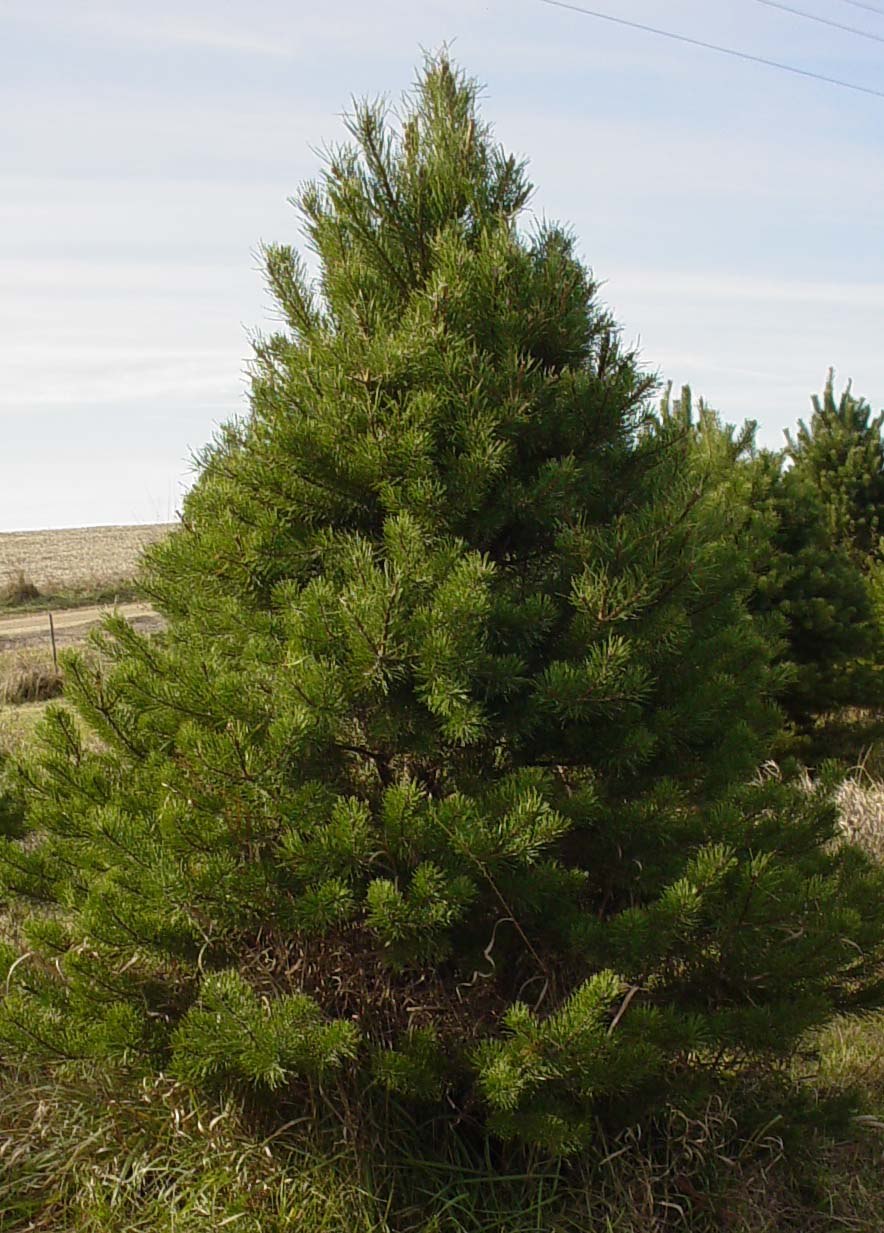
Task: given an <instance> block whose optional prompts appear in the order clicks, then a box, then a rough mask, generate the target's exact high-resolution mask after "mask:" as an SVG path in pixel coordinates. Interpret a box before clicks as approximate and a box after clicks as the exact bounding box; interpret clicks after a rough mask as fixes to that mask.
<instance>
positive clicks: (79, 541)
mask: <svg viewBox="0 0 884 1233" xmlns="http://www.w3.org/2000/svg"><path fill="white" fill-rule="evenodd" d="M171 527H172V524H169V523H156V524H153V525H144V526H128V527H77V528H74V529H69V530H64V531H6V532H2V533H0V595H2V594H3V592H4V591H7V590H11V591H14V590H15V588H16V586H17V584H18V583H19V582H20V581H21V580H24V581H25V582H28V583H30V584H32V586H33V587H35V588H36V590H37V591H39V592H40V595H42V596H50V595H52V596H55V595H65V594H70V593H72V592H73V593H78V592H81V593H83V594H87V595H88V594H89V593H90V592H94V591H96V590H104V589H107V588H111V587H113V585H114V584H117V583H121V582H129V581H130V580H131V579H132V577H133V575H134V573H135V570H136V566H137V564H138V558H139V557H140V555H141V553H142V552H143V550H144V549H145V548H146V547H147V546H148V545H149V544H153V543H155V542H156V541H157V540H159V539H162V538H163V537H164V536H165V535H168V533H169V531H170V530H171ZM35 598H36V597H35Z"/></svg>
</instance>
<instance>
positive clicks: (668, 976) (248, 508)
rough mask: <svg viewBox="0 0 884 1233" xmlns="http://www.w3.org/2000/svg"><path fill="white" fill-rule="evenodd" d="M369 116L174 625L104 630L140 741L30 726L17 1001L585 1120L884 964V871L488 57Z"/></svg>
mask: <svg viewBox="0 0 884 1233" xmlns="http://www.w3.org/2000/svg"><path fill="white" fill-rule="evenodd" d="M349 129H350V134H351V138H352V143H351V144H350V145H347V146H344V147H341V148H336V149H334V150H332V151H331V152H330V154H329V155H328V162H327V168H326V171H325V174H324V176H323V178H322V180H321V182H320V183H319V184H318V185H314V186H310V187H308V188H307V189H306V190H305V191H304V192H303V193H302V195H301V198H300V207H301V211H302V215H303V218H304V222H305V226H306V230H307V234H308V237H309V242H310V245H311V247H312V249H313V250H314V252H315V254H316V257H317V274H316V278H315V280H313V281H311V278H310V276H309V274H308V271H307V268H306V267H305V265H304V264H302V262H301V261H300V260H299V258H298V257H297V256H296V254H295V253H294V252H293V251H292V250H291V249H289V248H286V247H271V248H268V249H267V251H266V260H267V272H268V278H269V282H270V286H271V288H272V290H273V293H274V295H275V297H276V300H277V303H278V305H279V309H280V312H281V314H282V316H283V317H284V320H285V326H284V328H283V329H282V330H281V331H280V332H279V333H277V334H274V335H272V336H271V337H268V338H265V339H263V340H261V341H259V343H258V344H257V347H256V356H255V372H254V381H253V386H252V399H251V410H250V413H249V415H248V417H247V418H246V419H245V420H244V422H242V423H241V424H236V425H231V426H230V427H229V428H228V429H227V430H226V431H225V432H224V434H223V435H222V437H221V438H220V439H219V440H218V441H217V442H216V443H215V444H214V445H213V446H212V447H211V448H209V449H208V450H207V451H206V453H205V456H204V459H203V468H202V474H201V477H200V480H199V482H198V484H197V485H196V487H195V489H194V490H193V492H192V493H191V495H190V496H189V497H188V499H187V502H186V507H185V511H184V517H183V525H182V527H181V529H180V530H178V531H177V532H176V533H175V534H174V535H173V536H172V537H171V538H170V539H169V541H168V542H167V543H166V544H164V545H163V546H161V547H159V548H156V549H155V550H153V551H152V553H151V554H150V558H149V560H148V562H147V566H146V570H145V575H144V583H145V585H146V586H147V587H148V589H149V591H150V593H151V594H152V596H153V597H154V599H155V601H156V603H157V605H158V606H159V607H160V609H161V610H162V611H163V612H164V613H165V615H166V617H167V619H168V629H167V631H166V633H165V634H164V635H163V636H162V637H161V638H158V639H154V640H152V641H151V640H148V639H146V638H144V637H142V636H140V635H139V634H138V633H137V632H136V631H134V630H133V629H132V628H130V627H129V626H128V625H127V624H126V623H125V622H124V621H122V620H120V619H116V618H114V619H111V620H109V621H108V622H107V624H106V627H105V631H104V634H103V636H102V637H101V638H100V639H99V640H98V645H97V648H96V650H97V656H96V657H94V658H89V657H84V656H82V655H77V654H72V653H69V654H68V655H67V656H66V674H67V679H66V695H67V698H68V699H69V700H70V701H71V702H72V703H73V705H74V706H75V707H76V709H77V711H78V712H79V715H80V717H81V719H82V721H84V722H85V723H86V724H88V725H89V726H91V728H92V729H93V731H94V733H95V734H96V736H97V737H98V738H99V739H100V748H98V749H95V748H92V747H90V748H87V747H86V746H85V745H84V743H83V741H82V740H81V737H80V734H79V730H78V727H77V725H76V724H75V722H74V720H73V718H72V717H71V716H70V714H69V713H68V712H67V711H65V710H62V709H55V710H51V711H50V712H49V714H48V715H47V718H46V720H45V722H44V724H43V727H42V731H41V734H40V748H39V749H38V750H37V752H36V754H35V755H34V757H33V758H31V759H30V761H28V762H27V763H26V764H25V765H24V766H23V767H22V768H21V771H20V775H19V779H20V784H21V790H22V791H23V792H24V795H25V796H26V799H27V819H26V827H27V834H26V836H25V839H24V842H16V841H15V840H11V841H8V842H7V843H6V844H5V846H4V847H3V851H2V865H3V869H4V881H5V883H6V887H7V890H8V892H9V893H12V894H15V895H16V896H18V898H19V899H20V900H21V901H22V903H23V904H24V905H27V904H30V910H29V919H28V921H27V923H26V926H25V932H26V946H27V949H26V950H25V951H24V952H22V953H17V952H16V951H15V950H14V949H12V948H9V949H8V953H7V955H6V971H5V972H4V975H5V976H6V982H7V983H6V989H7V992H6V996H5V1000H4V1002H3V1006H2V1014H0V1040H2V1041H3V1042H5V1045H4V1047H5V1049H6V1050H8V1051H10V1052H12V1053H15V1052H17V1051H25V1052H27V1053H29V1054H32V1055H38V1056H43V1057H45V1058H48V1059H68V1058H100V1059H105V1060H106V1062H107V1063H108V1064H110V1063H115V1064H125V1065H127V1066H131V1067H136V1068H142V1069H150V1068H159V1069H162V1070H164V1071H167V1072H171V1073H173V1074H176V1075H178V1076H179V1077H181V1078H183V1079H185V1080H187V1081H190V1082H193V1083H199V1084H207V1085H212V1086H218V1085H222V1086H224V1087H231V1088H234V1089H236V1090H241V1089H243V1088H245V1089H249V1090H251V1091H253V1092H255V1093H257V1094H258V1095H259V1096H260V1095H261V1094H264V1095H266V1096H267V1099H268V1107H269V1108H277V1109H279V1110H282V1109H286V1110H287V1114H286V1115H287V1116H291V1112H290V1110H291V1104H292V1102H293V1101H295V1102H297V1101H298V1100H301V1099H304V1093H305V1091H307V1090H308V1089H309V1088H310V1087H311V1086H312V1085H314V1084H318V1083H321V1084H322V1089H323V1091H324V1092H325V1093H326V1095H328V1094H330V1093H333V1092H334V1090H335V1084H336V1083H337V1084H339V1085H341V1087H342V1088H346V1089H348V1090H349V1091H350V1092H351V1093H352V1092H353V1091H358V1092H359V1093H360V1094H361V1097H362V1101H361V1103H360V1104H359V1105H358V1106H357V1105H354V1104H353V1103H352V1102H351V1103H350V1105H349V1107H351V1108H353V1107H361V1108H367V1107H370V1106H371V1105H372V1103H373V1100H372V1094H373V1093H376V1092H378V1091H379V1092H380V1093H382V1094H383V1093H384V1092H390V1091H392V1092H394V1093H397V1094H398V1096H399V1098H401V1099H404V1100H407V1101H421V1102H424V1103H425V1105H426V1106H427V1108H428V1109H429V1110H430V1111H432V1112H435V1114H436V1115H437V1116H442V1115H444V1114H445V1113H446V1112H450V1111H451V1109H452V1108H453V1109H455V1110H458V1111H459V1112H460V1113H461V1114H462V1115H469V1116H470V1117H471V1118H472V1119H480V1120H481V1121H482V1122H483V1123H484V1124H486V1125H487V1126H489V1127H490V1128H491V1129H492V1130H493V1131H495V1132H496V1133H499V1134H504V1135H513V1136H518V1137H521V1138H522V1139H524V1140H527V1141H529V1142H537V1143H542V1144H545V1145H546V1146H548V1147H553V1148H556V1149H558V1150H567V1149H570V1148H573V1147H575V1146H577V1145H579V1144H580V1143H581V1142H583V1141H585V1139H586V1138H587V1137H588V1136H590V1135H591V1134H592V1133H593V1129H594V1127H595V1126H596V1125H597V1119H598V1117H599V1116H600V1115H604V1116H606V1117H610V1118H614V1117H616V1118H620V1119H622V1118H633V1117H638V1116H641V1115H642V1114H644V1113H645V1112H647V1111H648V1110H653V1109H654V1108H655V1107H658V1106H660V1105H661V1104H663V1103H665V1102H666V1101H667V1100H672V1099H676V1098H677V1099H680V1100H689V1099H691V1098H693V1097H694V1096H696V1095H698V1094H702V1093H703V1092H705V1091H708V1089H709V1087H710V1086H712V1085H715V1084H718V1083H722V1082H726V1081H728V1080H733V1079H734V1078H739V1077H740V1076H741V1075H744V1074H745V1073H746V1072H751V1073H753V1074H754V1073H757V1072H759V1071H760V1070H771V1069H772V1070H776V1069H777V1068H779V1067H782V1066H784V1065H785V1063H786V1061H787V1060H788V1058H789V1056H790V1054H791V1051H792V1049H793V1047H794V1043H795V1041H796V1040H797V1039H798V1037H799V1036H800V1035H801V1034H802V1033H804V1031H805V1030H806V1029H807V1028H810V1027H812V1026H814V1025H816V1024H819V1023H821V1022H824V1021H825V1020H826V1019H827V1018H828V1017H829V1016H830V1015H831V1014H832V1013H833V1012H834V1011H836V1010H843V1009H847V1008H849V1007H851V1006H864V1005H870V1004H877V1003H878V1001H879V999H880V989H879V987H878V984H877V983H876V971H877V966H876V965H877V964H878V962H879V960H880V953H881V940H882V912H884V908H882V904H884V897H882V895H881V890H882V887H881V879H880V876H879V875H877V874H875V873H874V872H873V871H872V870H871V869H870V867H869V866H868V865H867V863H866V862H865V861H864V859H863V858H862V856H861V855H860V854H859V853H858V852H856V851H854V850H852V849H850V848H848V847H845V846H843V845H837V844H836V843H834V837H835V829H834V815H833V811H832V808H831V805H830V802H829V799H828V795H827V793H826V791H825V790H824V789H823V788H821V789H820V790H819V791H818V792H815V793H806V792H800V791H797V790H795V789H794V788H793V787H792V786H790V785H789V784H788V783H785V782H780V781H776V780H772V779H767V780H764V781H759V780H757V779H755V778H754V772H755V768H756V766H757V765H758V764H759V762H760V760H761V759H763V757H764V756H765V753H766V750H767V747H768V742H769V740H770V739H771V737H772V736H773V735H774V734H775V732H776V730H777V725H778V712H777V709H776V707H775V706H773V705H772V702H771V695H772V693H773V691H774V687H775V677H774V674H773V672H772V668H771V664H770V651H769V646H768V640H767V637H766V634H765V631H764V629H763V627H762V626H761V625H760V624H759V622H758V621H757V620H756V619H755V618H754V617H753V616H752V615H751V614H750V613H749V611H748V609H747V607H746V602H745V599H746V596H747V595H748V593H749V591H750V589H751V585H752V577H751V569H750V568H749V565H748V562H747V561H746V560H745V559H744V557H743V555H742V554H741V552H740V549H739V545H738V544H737V543H736V542H735V538H734V536H733V534H732V526H731V522H732V514H731V511H730V510H729V509H728V505H727V502H726V501H725V500H723V499H721V497H720V496H719V495H718V494H717V492H716V491H715V489H714V469H713V468H711V467H710V466H709V465H708V464H707V463H706V462H705V461H704V459H703V458H701V457H699V456H698V455H697V454H696V452H695V451H693V450H692V449H691V448H690V442H689V441H688V439H687V436H686V435H685V433H684V432H682V431H681V429H680V428H679V427H678V425H671V424H670V425H665V424H661V423H659V422H655V421H654V419H653V417H652V415H651V413H650V407H649V402H648V400H649V395H650V392H651V390H652V386H653V382H652V380H651V379H649V378H648V377H647V376H645V375H644V374H643V373H642V371H641V369H640V368H639V365H638V362H637V360H636V357H635V356H634V355H633V354H631V353H630V352H629V351H627V350H625V349H624V348H623V347H622V345H621V343H620V341H619V337H618V333H617V330H616V328H615V325H614V323H613V322H612V320H611V318H610V317H609V315H608V314H607V312H606V311H605V310H604V309H603V308H602V307H601V305H600V303H599V300H598V298H597V290H596V285H595V283H594V281H593V279H592V277H591V276H590V274H589V273H588V272H587V270H586V269H585V268H584V267H583V266H582V265H581V263H580V262H579V260H578V258H577V256H576V255H575V251H574V244H573V241H572V240H571V239H570V237H569V236H568V235H567V234H566V233H565V232H563V231H562V230H561V229H559V228H556V227H550V226H542V227H539V228H537V229H536V230H534V231H533V232H529V233H526V232H524V231H522V230H519V227H518V222H519V219H520V216H521V215H522V212H523V210H524V207H525V205H526V203H527V201H528V198H529V192H530V189H529V185H528V183H527V181H526V179H525V174H524V170H523V168H522V166H521V165H520V164H519V162H518V161H517V160H515V159H514V158H512V157H511V156H508V155H506V154H504V153H503V152H502V151H501V150H500V149H499V148H498V147H497V146H496V145H494V144H493V141H492V139H491V134H490V132H489V130H488V128H487V126H486V125H485V124H483V122H482V120H481V118H480V116H479V115H478V114H477V111H476V89H475V87H474V85H473V84H472V83H471V82H470V81H468V80H466V79H465V78H464V77H463V76H461V75H460V74H459V73H458V72H457V71H455V70H454V69H453V68H452V67H451V65H450V64H449V63H448V62H447V60H446V59H445V58H444V57H443V58H439V59H436V60H433V61H431V62H430V63H428V65H427V67H426V69H425V71H424V73H423V75H422V76H421V78H420V80H419V82H418V85H417V88H416V90H415V92H414V94H413V95H412V96H411V98H410V100H409V101H408V104H407V108H406V112H405V115H404V117H403V119H402V121H401V127H399V128H398V129H396V128H394V127H391V125H390V123H389V121H388V118H387V116H386V115H385V113H384V111H383V109H382V108H381V107H380V106H362V107H360V108H359V109H358V110H357V112H356V114H355V115H354V116H353V118H352V119H351V120H350V121H349ZM271 1093H272V1094H273V1095H272V1100H271V1099H270V1095H271ZM381 1107H386V1106H384V1105H383V1102H381Z"/></svg>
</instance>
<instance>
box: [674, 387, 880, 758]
mask: <svg viewBox="0 0 884 1233" xmlns="http://www.w3.org/2000/svg"><path fill="white" fill-rule="evenodd" d="M660 415H661V417H662V419H663V420H664V422H674V423H679V424H681V425H682V427H683V428H684V430H685V431H687V432H689V433H690V434H691V435H692V439H693V443H694V448H695V449H696V450H697V452H698V454H700V455H701V456H702V457H704V458H705V459H707V460H708V462H709V464H710V465H712V466H714V468H715V470H716V472H717V474H718V476H719V484H720V485H721V488H722V491H723V492H724V493H725V494H726V497H725V499H726V501H727V504H728V506H729V508H730V509H731V511H732V516H733V526H734V534H735V535H736V536H738V538H739V543H740V551H741V553H742V554H744V556H745V558H746V559H747V560H748V561H749V562H750V563H751V570H752V575H753V583H752V589H751V592H750V595H749V607H750V609H751V610H752V611H753V612H754V613H755V614H756V615H757V616H758V617H760V618H762V619H763V620H764V621H765V622H766V624H767V628H768V636H769V638H770V640H771V647H772V649H773V650H774V662H775V663H776V664H777V665H778V667H779V668H781V669H782V672H781V681H780V686H779V689H778V693H777V697H778V700H779V702H780V705H781V706H782V707H783V708H784V710H785V712H786V714H787V716H788V718H789V720H790V721H791V724H792V725H793V727H794V729H795V730H797V732H798V733H800V734H803V735H807V734H809V733H810V732H811V730H812V729H814V727H815V726H816V725H817V723H818V720H819V718H820V717H821V716H832V715H834V714H835V713H836V712H838V711H839V710H842V709H843V708H873V709H877V708H880V707H882V706H884V656H882V653H881V652H882V639H881V628H880V623H879V622H878V621H877V619H876V616H875V611H874V605H873V601H872V593H871V587H870V583H869V579H868V578H867V576H866V573H865V572H864V570H863V568H862V566H861V564H860V563H859V561H858V560H857V559H856V557H855V555H854V554H853V553H852V552H851V551H850V550H849V548H848V546H846V545H845V544H844V543H843V542H841V541H840V540H839V539H838V538H837V536H836V532H835V528H834V525H833V521H832V519H831V517H830V515H829V511H828V509H827V507H826V505H825V503H824V500H823V497H822V496H821V495H820V492H819V490H818V487H817V485H816V484H815V483H814V481H813V480H812V478H811V476H810V475H809V474H808V472H807V470H806V469H805V468H803V467H795V466H787V455H786V453H785V451H775V450H767V449H760V448H758V446H757V445H756V441H755V437H756V424H755V423H754V422H753V421H749V422H747V423H746V424H745V425H744V426H743V427H742V429H741V430H739V431H737V430H736V429H735V428H734V427H733V426H732V425H729V424H725V423H723V422H722V420H721V419H720V417H719V416H718V414H717V412H715V411H714V410H712V408H710V407H709V406H708V404H706V403H704V401H703V399H702V398H701V399H700V400H699V403H698V408H697V412H696V414H695V412H694V405H693V399H692V394H691V389H690V387H689V386H685V387H684V388H683V389H682V392H681V397H680V398H679V399H673V398H672V389H671V383H670V385H669V386H668V387H667V389H666V391H665V393H664V397H663V400H662V402H661V406H660ZM777 647H778V648H779V649H778V650H777V649H776V648H777ZM873 722H874V721H873ZM873 722H872V723H871V724H864V725H862V726H861V729H857V730H855V731H853V732H852V734H851V735H852V737H853V739H860V738H861V736H865V737H868V736H870V735H871V734H872V733H873V731H874V726H873ZM825 734H826V739H827V740H830V739H831V738H833V736H834V733H833V729H832V727H831V724H829V725H828V726H827V727H826V728H825Z"/></svg>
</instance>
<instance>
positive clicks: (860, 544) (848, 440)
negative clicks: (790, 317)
mask: <svg viewBox="0 0 884 1233" xmlns="http://www.w3.org/2000/svg"><path fill="white" fill-rule="evenodd" d="M882 426H884V411H882V412H880V413H879V414H878V415H877V416H874V417H873V415H872V411H871V408H870V406H869V404H868V403H867V402H866V401H865V400H864V399H862V398H857V397H855V395H854V394H853V391H852V388H851V384H850V382H848V384H847V386H846V388H845V390H844V392H843V393H842V395H841V397H840V398H839V399H838V400H837V401H836V400H835V376H834V372H833V370H832V369H831V368H830V369H829V375H828V379H827V380H826V386H825V390H824V391H823V397H822V401H821V400H820V399H819V397H818V396H817V395H816V394H814V396H813V415H812V417H811V421H810V424H806V423H805V422H804V421H803V420H799V423H798V430H797V432H796V434H795V437H794V438H793V437H792V436H791V435H790V434H789V433H787V434H786V436H787V440H788V449H787V454H788V457H789V458H790V459H791V461H792V463H793V466H794V470H795V472H796V474H798V475H801V476H802V477H804V478H805V479H806V480H808V481H809V482H810V483H811V484H813V485H814V486H815V488H816V490H817V492H818V494H819V497H820V499H821V501H822V502H823V505H824V507H825V510H826V514H827V517H828V520H829V524H830V527H831V530H832V533H833V535H834V537H835V539H836V541H837V542H838V543H839V544H841V545H842V546H843V547H844V548H846V549H847V550H848V551H849V552H850V553H851V555H852V556H853V557H854V558H855V559H856V560H857V562H858V563H860V564H861V565H863V566H864V567H865V566H867V565H868V563H869V561H870V558H871V557H873V556H874V555H876V554H877V553H878V551H879V540H880V538H881V536H882V535H884V436H882Z"/></svg>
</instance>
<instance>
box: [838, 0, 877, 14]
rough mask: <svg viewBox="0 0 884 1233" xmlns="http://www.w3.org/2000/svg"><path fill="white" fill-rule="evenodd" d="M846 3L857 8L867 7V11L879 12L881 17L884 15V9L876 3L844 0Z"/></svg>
mask: <svg viewBox="0 0 884 1233" xmlns="http://www.w3.org/2000/svg"><path fill="white" fill-rule="evenodd" d="M844 3H845V4H852V5H853V7H854V8H855V9H865V10H866V12H867V13H877V14H878V16H879V17H884V9H879V8H876V7H875V5H874V4H864V3H863V0H844Z"/></svg>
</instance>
